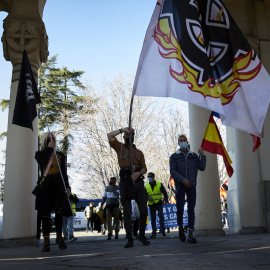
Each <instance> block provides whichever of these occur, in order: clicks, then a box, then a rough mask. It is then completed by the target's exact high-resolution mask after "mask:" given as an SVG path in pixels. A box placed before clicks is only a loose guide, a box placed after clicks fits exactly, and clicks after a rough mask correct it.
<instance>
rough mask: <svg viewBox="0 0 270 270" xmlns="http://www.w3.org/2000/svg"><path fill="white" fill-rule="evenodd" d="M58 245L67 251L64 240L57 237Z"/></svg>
mask: <svg viewBox="0 0 270 270" xmlns="http://www.w3.org/2000/svg"><path fill="white" fill-rule="evenodd" d="M56 244H58V247H59V248H60V249H66V248H67V245H66V244H65V241H64V238H63V237H62V235H61V236H57V238H56Z"/></svg>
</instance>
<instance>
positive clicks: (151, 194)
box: [145, 181, 163, 205]
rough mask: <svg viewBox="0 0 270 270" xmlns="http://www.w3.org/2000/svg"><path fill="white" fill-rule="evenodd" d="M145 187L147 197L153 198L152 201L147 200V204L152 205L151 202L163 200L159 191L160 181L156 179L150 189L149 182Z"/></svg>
mask: <svg viewBox="0 0 270 270" xmlns="http://www.w3.org/2000/svg"><path fill="white" fill-rule="evenodd" d="M145 188H146V191H147V194H148V195H149V198H151V197H152V198H153V201H151V202H150V201H148V205H152V204H153V203H157V202H159V201H160V200H163V195H162V193H161V190H160V188H161V182H159V181H156V183H155V187H154V189H153V190H152V187H151V185H150V184H149V183H147V184H146V185H145Z"/></svg>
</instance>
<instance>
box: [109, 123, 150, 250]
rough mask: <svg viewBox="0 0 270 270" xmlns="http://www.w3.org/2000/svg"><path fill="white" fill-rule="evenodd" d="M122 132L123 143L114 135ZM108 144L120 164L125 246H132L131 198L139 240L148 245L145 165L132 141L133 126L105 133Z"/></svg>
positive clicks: (140, 153)
mask: <svg viewBox="0 0 270 270" xmlns="http://www.w3.org/2000/svg"><path fill="white" fill-rule="evenodd" d="M122 133H124V136H123V138H124V140H125V143H124V144H123V143H120V142H119V141H118V140H117V139H116V136H117V135H119V134H122ZM107 136H108V139H109V143H110V146H111V147H112V148H113V149H114V150H115V152H116V153H117V157H118V164H119V166H120V196H121V203H122V205H123V209H124V226H125V230H126V238H127V243H126V245H125V248H129V247H133V237H132V220H131V200H136V202H137V204H138V206H139V210H140V232H139V237H138V239H139V241H141V242H142V244H143V245H149V244H150V242H149V241H148V240H147V238H146V237H145V227H146V219H147V214H148V210H147V194H146V190H145V187H144V181H143V179H144V177H143V175H144V174H145V173H146V171H147V169H146V165H145V160H144V155H143V152H142V151H140V150H139V149H137V148H136V146H135V144H133V141H134V129H133V128H130V129H129V128H128V127H126V128H121V129H119V130H115V131H112V132H110V133H108V134H107ZM129 136H130V137H131V144H132V156H133V159H132V160H133V166H134V172H133V174H132V170H131V165H130V148H129Z"/></svg>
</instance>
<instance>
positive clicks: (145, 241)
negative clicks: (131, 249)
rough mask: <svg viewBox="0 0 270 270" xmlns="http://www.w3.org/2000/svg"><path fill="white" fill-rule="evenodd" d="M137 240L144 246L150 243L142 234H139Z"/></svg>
mask: <svg viewBox="0 0 270 270" xmlns="http://www.w3.org/2000/svg"><path fill="white" fill-rule="evenodd" d="M138 240H139V241H140V242H142V244H143V245H144V246H148V245H150V241H148V240H147V238H146V237H145V235H144V236H141V235H139V237H138Z"/></svg>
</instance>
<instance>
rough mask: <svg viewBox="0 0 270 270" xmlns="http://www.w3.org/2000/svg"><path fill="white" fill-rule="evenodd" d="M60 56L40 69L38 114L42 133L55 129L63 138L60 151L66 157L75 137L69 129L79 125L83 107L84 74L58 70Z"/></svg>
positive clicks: (54, 57)
mask: <svg viewBox="0 0 270 270" xmlns="http://www.w3.org/2000/svg"><path fill="white" fill-rule="evenodd" d="M56 63H57V56H53V57H52V58H51V59H49V61H48V62H47V63H46V64H43V65H42V66H41V68H40V69H39V76H38V77H39V79H38V85H39V87H38V89H39V92H40V97H41V100H42V104H41V105H40V113H39V130H40V132H41V131H46V129H47V127H53V129H54V130H55V131H56V133H57V134H58V135H60V137H61V141H60V147H61V150H62V151H63V152H64V154H65V155H66V154H67V152H68V150H69V147H70V142H71V139H72V135H71V132H70V128H71V126H72V125H73V124H75V122H76V119H75V118H76V117H75V116H76V113H77V112H78V111H79V110H81V109H82V107H83V98H82V96H81V95H80V94H79V93H80V92H82V91H83V90H84V89H85V86H84V85H83V83H82V82H81V76H82V75H83V73H84V72H83V71H74V70H73V71H70V70H68V69H67V68H66V67H63V68H56Z"/></svg>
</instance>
